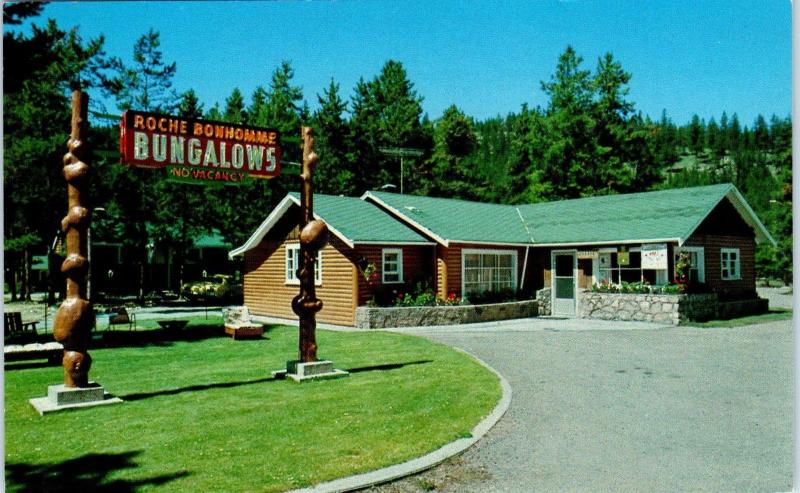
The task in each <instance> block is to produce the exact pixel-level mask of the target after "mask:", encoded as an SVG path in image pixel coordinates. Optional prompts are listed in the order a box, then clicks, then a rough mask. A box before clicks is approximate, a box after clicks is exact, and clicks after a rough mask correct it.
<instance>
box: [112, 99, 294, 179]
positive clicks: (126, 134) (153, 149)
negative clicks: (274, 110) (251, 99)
mask: <svg viewBox="0 0 800 493" xmlns="http://www.w3.org/2000/svg"><path fill="white" fill-rule="evenodd" d="M278 139H279V135H278V132H277V130H273V129H269V128H260V127H249V126H244V125H236V124H232V123H224V122H214V121H209V120H194V119H191V118H181V117H177V116H169V115H160V114H156V113H146V112H141V111H130V110H129V111H126V112H125V113H124V114H123V115H122V122H121V124H120V152H121V154H122V162H123V163H124V164H128V165H131V166H136V167H144V168H164V167H166V168H168V174H169V176H170V177H171V178H173V179H178V180H181V181H193V182H198V181H199V182H207V183H208V182H212V183H220V182H221V183H240V182H242V181H243V180H245V179H246V178H247V177H251V178H273V177H275V176H278V175H279V174H280V169H281V164H280V163H281V161H280V158H281V148H280V145H279V140H278Z"/></svg>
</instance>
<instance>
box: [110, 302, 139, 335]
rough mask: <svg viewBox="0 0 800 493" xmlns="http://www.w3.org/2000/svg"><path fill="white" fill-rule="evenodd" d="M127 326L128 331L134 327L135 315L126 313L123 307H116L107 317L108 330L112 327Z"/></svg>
mask: <svg viewBox="0 0 800 493" xmlns="http://www.w3.org/2000/svg"><path fill="white" fill-rule="evenodd" d="M126 324H127V325H128V330H133V329H134V328H135V327H136V314H135V313H128V310H127V308H125V307H124V306H117V307H114V308H112V309H111V316H110V317H108V328H109V329H110V328H111V326H113V325H126Z"/></svg>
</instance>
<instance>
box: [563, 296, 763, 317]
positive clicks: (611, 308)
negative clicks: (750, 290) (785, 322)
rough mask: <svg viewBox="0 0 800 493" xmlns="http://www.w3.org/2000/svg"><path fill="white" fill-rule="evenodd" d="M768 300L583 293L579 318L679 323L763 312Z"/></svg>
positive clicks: (579, 306) (579, 307) (579, 305)
mask: <svg viewBox="0 0 800 493" xmlns="http://www.w3.org/2000/svg"><path fill="white" fill-rule="evenodd" d="M767 309H768V302H767V300H764V299H760V298H756V299H750V300H740V301H727V302H720V301H719V300H718V299H717V295H715V294H689V295H686V294H680V295H673V294H622V293H593V292H589V291H585V292H583V293H581V294H580V301H579V303H578V318H596V319H600V320H635V321H646V322H657V323H669V324H673V325H678V324H680V323H682V322H688V321H696V322H703V321H706V320H712V319H727V318H733V317H740V316H743V315H750V314H755V313H764V312H766V311H767Z"/></svg>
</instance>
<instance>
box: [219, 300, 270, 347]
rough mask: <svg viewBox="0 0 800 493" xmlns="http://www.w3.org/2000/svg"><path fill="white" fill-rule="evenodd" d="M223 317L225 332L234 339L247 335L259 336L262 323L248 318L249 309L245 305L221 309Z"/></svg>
mask: <svg viewBox="0 0 800 493" xmlns="http://www.w3.org/2000/svg"><path fill="white" fill-rule="evenodd" d="M222 316H223V318H224V319H225V334H227V335H229V336H231V337H232V338H233V339H234V340H236V339H243V338H248V337H261V335H262V334H263V333H264V325H263V324H260V323H258V322H253V321H252V320H251V319H250V310H248V309H247V307H246V306H233V307H230V308H225V309H223V310H222Z"/></svg>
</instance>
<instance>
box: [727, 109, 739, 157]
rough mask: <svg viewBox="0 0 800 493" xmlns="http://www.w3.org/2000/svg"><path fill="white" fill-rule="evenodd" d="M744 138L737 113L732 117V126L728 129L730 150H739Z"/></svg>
mask: <svg viewBox="0 0 800 493" xmlns="http://www.w3.org/2000/svg"><path fill="white" fill-rule="evenodd" d="M741 137H742V128H741V126H740V125H739V117H738V116H737V115H736V113H734V114H733V116H732V117H731V124H730V127H729V128H728V142H727V144H728V147H727V148H728V150H729V151H734V150H736V149H738V148H739V145H740V144H741V142H740V139H741Z"/></svg>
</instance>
